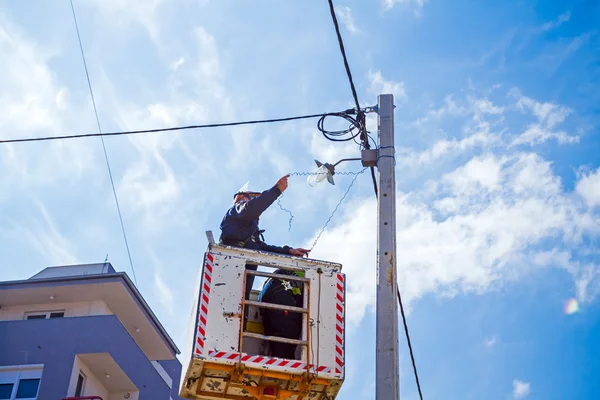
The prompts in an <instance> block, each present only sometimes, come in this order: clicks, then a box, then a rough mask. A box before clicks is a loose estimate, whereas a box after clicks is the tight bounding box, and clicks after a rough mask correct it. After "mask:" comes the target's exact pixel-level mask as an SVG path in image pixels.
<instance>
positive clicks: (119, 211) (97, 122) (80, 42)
mask: <svg viewBox="0 0 600 400" xmlns="http://www.w3.org/2000/svg"><path fill="white" fill-rule="evenodd" d="M70 2H71V11H72V12H73V21H74V23H75V30H76V31H77V40H78V41H79V50H80V51H81V59H82V60H83V67H84V68H85V76H86V78H87V83H88V88H89V91H90V97H91V99H92V105H93V107H94V114H95V115H96V124H98V132H99V133H100V140H101V141H102V150H104V159H105V160H106V168H107V169H108V176H109V178H110V185H111V187H112V192H113V196H114V198H115V204H116V205H117V213H118V214H119V221H120V222H121V231H122V232H123V239H124V240H125V248H126V249H127V256H128V257H129V265H130V266H131V272H132V273H133V281H134V282H135V285H136V286H137V278H136V276H135V268H134V267H133V261H132V259H131V251H130V250H129V243H128V242H127V234H126V233H125V225H124V224H123V216H122V215H121V207H119V199H118V197H117V191H116V189H115V182H114V180H113V176H112V171H111V169H110V162H109V160H108V152H107V151H106V145H105V144H104V137H103V135H102V126H101V125H100V118H99V117H98V109H97V108H96V100H95V98H94V91H93V90H92V82H91V80H90V74H89V71H88V67H87V62H86V60H85V52H84V51H83V43H82V41H81V35H80V33H79V25H78V24H77V15H76V14H75V6H74V5H73V0H70Z"/></svg>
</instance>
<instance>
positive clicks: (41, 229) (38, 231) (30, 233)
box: [9, 201, 77, 265]
mask: <svg viewBox="0 0 600 400" xmlns="http://www.w3.org/2000/svg"><path fill="white" fill-rule="evenodd" d="M35 204H36V206H37V209H38V211H39V213H40V215H41V220H40V219H38V218H31V219H30V220H29V221H19V222H16V221H12V222H11V224H12V225H13V229H12V230H11V231H10V232H9V236H11V237H12V238H13V239H17V240H20V241H23V242H24V243H25V244H27V245H29V246H31V248H33V249H35V250H36V251H37V252H38V253H39V254H41V255H42V257H43V259H44V261H45V262H46V263H48V264H51V265H67V264H74V263H76V262H77V256H76V255H75V254H76V251H75V247H74V246H73V244H72V243H71V242H70V241H69V240H68V239H67V238H66V237H65V236H64V235H63V234H62V233H61V232H60V230H59V228H58V226H57V225H56V223H55V222H54V219H53V218H52V216H51V215H50V213H49V212H48V210H47V209H46V207H45V206H44V204H43V203H42V202H40V201H35Z"/></svg>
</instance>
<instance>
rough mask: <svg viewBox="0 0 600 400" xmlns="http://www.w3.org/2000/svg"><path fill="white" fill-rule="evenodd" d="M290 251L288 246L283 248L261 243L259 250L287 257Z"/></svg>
mask: <svg viewBox="0 0 600 400" xmlns="http://www.w3.org/2000/svg"><path fill="white" fill-rule="evenodd" d="M291 249H292V248H291V247H290V246H283V247H281V246H273V245H270V244H266V243H262V242H261V243H260V250H262V251H268V252H271V253H279V254H287V255H289V254H290V250H291Z"/></svg>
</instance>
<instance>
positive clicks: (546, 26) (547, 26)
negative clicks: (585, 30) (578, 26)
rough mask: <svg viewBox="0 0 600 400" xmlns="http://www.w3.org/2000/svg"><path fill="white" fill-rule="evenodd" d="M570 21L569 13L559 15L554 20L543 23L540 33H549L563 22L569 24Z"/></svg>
mask: <svg viewBox="0 0 600 400" xmlns="http://www.w3.org/2000/svg"><path fill="white" fill-rule="evenodd" d="M570 19H571V12H570V11H566V12H564V13H563V14H561V15H559V16H558V18H556V19H555V20H554V21H550V22H547V23H545V24H544V25H543V26H542V31H549V30H552V29H554V28H557V27H559V26H560V25H562V24H564V23H565V22H569V20H570Z"/></svg>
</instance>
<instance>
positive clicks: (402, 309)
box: [396, 285, 423, 400]
mask: <svg viewBox="0 0 600 400" xmlns="http://www.w3.org/2000/svg"><path fill="white" fill-rule="evenodd" d="M396 292H397V293H398V303H399V304H400V314H402V322H403V323H404V333H405V334H406V342H407V343H408V350H409V352H410V360H411V362H412V367H413V371H414V373H415V381H416V382H417V389H418V390H419V398H420V399H421V400H423V393H422V392H421V383H420V382H419V374H418V373H417V364H416V363H415V356H414V354H413V348H412V344H411V342H410V335H409V334H408V324H407V323H406V316H405V315H404V307H403V306H402V296H401V295H400V288H399V287H398V285H396Z"/></svg>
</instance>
